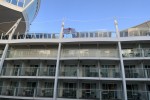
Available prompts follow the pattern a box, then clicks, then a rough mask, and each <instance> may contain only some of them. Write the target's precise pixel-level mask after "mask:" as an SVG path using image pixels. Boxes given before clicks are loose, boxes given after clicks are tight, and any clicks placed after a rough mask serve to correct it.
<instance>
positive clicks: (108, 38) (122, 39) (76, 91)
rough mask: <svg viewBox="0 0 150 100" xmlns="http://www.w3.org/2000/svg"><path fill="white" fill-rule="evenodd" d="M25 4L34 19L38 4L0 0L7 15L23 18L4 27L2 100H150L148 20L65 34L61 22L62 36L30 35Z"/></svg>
mask: <svg viewBox="0 0 150 100" xmlns="http://www.w3.org/2000/svg"><path fill="white" fill-rule="evenodd" d="M15 1H18V2H15ZM26 1H27V2H28V1H29V2H28V3H27V5H28V4H29V5H28V7H30V5H31V6H32V7H33V6H34V7H35V8H36V10H35V12H34V16H36V14H37V12H38V9H39V6H40V1H38V0H0V7H1V8H3V9H7V11H8V12H7V13H5V14H6V15H7V14H8V16H9V14H10V13H9V11H10V12H13V14H14V15H13V16H22V17H21V18H22V19H20V17H18V19H12V18H9V17H8V19H6V20H8V21H9V20H12V21H14V20H15V21H16V22H15V21H14V22H13V23H10V27H9V28H10V29H9V28H8V27H6V26H0V29H3V30H4V31H6V32H3V30H2V31H0V32H1V33H3V34H1V35H0V57H1V58H0V100H150V21H146V22H144V23H141V24H139V25H136V26H134V27H130V28H128V29H125V30H121V31H119V29H118V23H117V21H116V20H115V21H114V26H115V28H116V31H92V32H91V31H90V32H88V31H87V32H72V33H71V32H70V33H66V32H64V29H65V28H64V23H62V27H61V29H60V30H61V31H60V33H28V31H27V30H28V29H29V28H28V27H29V26H28V23H27V22H29V23H31V22H32V21H29V19H26V17H25V16H24V14H27V15H26V16H30V13H24V12H26V11H25V10H27V9H28V7H27V8H26V3H25V2H26ZM14 2H15V3H14ZM20 2H21V3H20ZM32 4H33V5H32ZM10 7H12V8H10ZM15 7H17V8H16V9H14V8H15ZM32 7H31V8H32ZM17 9H24V10H23V12H21V11H20V12H19V11H18V10H17ZM0 10H1V9H0ZM4 11H6V10H4ZM14 12H16V13H14ZM3 14H4V13H3ZM16 14H17V15H16ZM1 15H2V13H1V12H0V16H1ZM6 15H5V16H6ZM13 18H16V17H13ZM33 19H34V17H32V20H33ZM22 20H23V21H22ZM0 21H1V22H4V20H3V18H0ZM8 21H7V22H8ZM4 25H5V24H4ZM8 25H9V24H8ZM20 25H21V26H20ZM20 27H21V28H20ZM7 28H8V29H7ZM9 30H10V31H9ZM69 30H71V28H69Z"/></svg>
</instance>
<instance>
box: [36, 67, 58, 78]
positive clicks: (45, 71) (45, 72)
mask: <svg viewBox="0 0 150 100" xmlns="http://www.w3.org/2000/svg"><path fill="white" fill-rule="evenodd" d="M38 70H39V76H55V70H56V68H55V67H42V68H39V69H38Z"/></svg>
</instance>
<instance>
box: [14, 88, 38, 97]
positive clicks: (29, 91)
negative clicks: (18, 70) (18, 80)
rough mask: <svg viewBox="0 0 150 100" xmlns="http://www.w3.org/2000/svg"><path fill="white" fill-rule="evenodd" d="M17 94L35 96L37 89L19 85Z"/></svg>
mask: <svg viewBox="0 0 150 100" xmlns="http://www.w3.org/2000/svg"><path fill="white" fill-rule="evenodd" d="M17 90H18V93H17V96H23V97H33V96H34V95H35V92H36V89H35V88H32V87H18V88H17Z"/></svg>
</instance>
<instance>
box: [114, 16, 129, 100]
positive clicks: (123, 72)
mask: <svg viewBox="0 0 150 100" xmlns="http://www.w3.org/2000/svg"><path fill="white" fill-rule="evenodd" d="M114 24H115V28H116V35H117V38H118V47H119V57H120V63H121V72H122V82H123V96H124V100H127V89H126V79H125V69H124V62H123V58H122V49H121V43H120V32H119V28H118V22H117V20H116V19H115V20H114Z"/></svg>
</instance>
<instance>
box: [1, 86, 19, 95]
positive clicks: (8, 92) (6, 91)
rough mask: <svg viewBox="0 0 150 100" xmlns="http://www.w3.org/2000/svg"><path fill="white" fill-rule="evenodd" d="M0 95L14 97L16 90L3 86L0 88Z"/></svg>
mask: <svg viewBox="0 0 150 100" xmlns="http://www.w3.org/2000/svg"><path fill="white" fill-rule="evenodd" d="M0 93H1V95H3V96H16V93H17V88H16V87H10V86H7V87H6V86H3V87H0Z"/></svg>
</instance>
